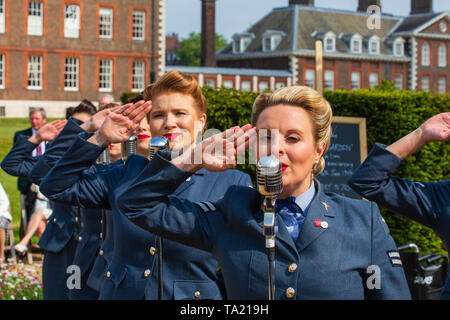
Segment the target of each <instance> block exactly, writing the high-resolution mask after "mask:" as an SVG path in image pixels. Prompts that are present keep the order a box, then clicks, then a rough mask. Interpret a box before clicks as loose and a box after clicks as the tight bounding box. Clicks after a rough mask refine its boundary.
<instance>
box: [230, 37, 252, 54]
mask: <svg viewBox="0 0 450 320" xmlns="http://www.w3.org/2000/svg"><path fill="white" fill-rule="evenodd" d="M254 37H255V35H254V34H253V33H243V34H235V35H233V53H241V52H245V50H246V49H247V47H248V46H249V44H250V43H251V42H252V39H253V38H254Z"/></svg>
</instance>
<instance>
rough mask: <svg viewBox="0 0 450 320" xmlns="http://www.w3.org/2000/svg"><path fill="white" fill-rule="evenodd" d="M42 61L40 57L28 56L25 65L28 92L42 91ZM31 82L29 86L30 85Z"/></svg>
mask: <svg viewBox="0 0 450 320" xmlns="http://www.w3.org/2000/svg"><path fill="white" fill-rule="evenodd" d="M43 61H44V58H43V57H42V56H36V55H29V56H28V64H27V84H28V90H42V78H43V70H42V69H43V68H42V66H43V64H44V63H43ZM30 82H31V84H30Z"/></svg>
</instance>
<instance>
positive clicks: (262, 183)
mask: <svg viewBox="0 0 450 320" xmlns="http://www.w3.org/2000/svg"><path fill="white" fill-rule="evenodd" d="M256 183H257V187H258V192H259V193H260V194H261V195H263V196H269V197H275V196H278V195H279V194H280V193H281V191H282V189H283V182H282V178H281V162H280V160H278V159H277V158H274V157H271V156H265V157H262V158H261V159H260V160H259V161H258V163H257V165H256Z"/></svg>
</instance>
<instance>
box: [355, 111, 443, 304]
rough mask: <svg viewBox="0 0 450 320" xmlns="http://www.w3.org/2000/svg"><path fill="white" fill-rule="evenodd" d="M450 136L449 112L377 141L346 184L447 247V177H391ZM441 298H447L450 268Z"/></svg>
mask: <svg viewBox="0 0 450 320" xmlns="http://www.w3.org/2000/svg"><path fill="white" fill-rule="evenodd" d="M449 138H450V113H449V112H445V113H440V114H437V115H435V116H434V117H432V118H430V119H428V120H427V121H425V122H424V123H423V124H422V125H421V126H420V127H419V128H417V129H416V130H414V131H412V132H410V133H409V134H407V135H406V136H404V137H402V138H401V139H399V140H398V141H396V142H394V143H393V144H391V145H390V146H387V147H386V146H384V145H382V144H379V143H376V144H375V146H374V147H373V148H372V150H371V151H370V153H369V155H368V157H367V158H366V160H364V162H363V163H362V164H361V165H360V166H359V167H358V168H357V169H356V170H355V172H354V173H353V176H352V177H351V179H350V180H349V185H350V187H352V188H353V190H355V191H356V192H358V193H359V194H361V195H362V196H363V197H365V198H367V199H369V200H371V201H375V202H376V203H378V204H379V205H381V206H383V207H386V208H387V209H389V210H392V211H394V212H397V213H399V214H401V215H403V216H405V217H407V218H410V219H413V220H415V221H417V222H419V223H421V224H423V225H425V226H427V227H428V228H431V229H433V230H434V231H435V232H436V233H437V235H438V236H439V237H440V238H441V239H442V241H443V243H444V244H445V246H446V247H447V248H449V247H450V180H448V179H447V180H443V181H439V182H413V181H411V180H409V179H406V178H399V177H395V176H392V174H393V173H394V171H395V170H396V169H397V168H398V166H399V165H400V164H401V163H402V161H403V160H404V159H406V158H407V157H409V156H411V155H412V154H414V153H415V152H417V151H419V150H420V149H421V148H422V147H423V146H424V145H425V144H427V143H429V142H437V141H441V142H445V141H448V139H449ZM440 298H441V299H446V300H450V269H448V271H447V282H446V284H445V286H444V289H443V290H442V292H441V296H440Z"/></svg>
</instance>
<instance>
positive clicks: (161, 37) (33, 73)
mask: <svg viewBox="0 0 450 320" xmlns="http://www.w3.org/2000/svg"><path fill="white" fill-rule="evenodd" d="M164 56H165V32H164V0H103V1H93V0H0V115H3V116H5V115H6V116H7V117H24V116H27V114H28V110H29V108H30V107H44V108H46V110H47V113H48V115H49V116H51V117H61V116H64V113H65V109H66V107H69V106H75V105H77V104H78V103H79V101H81V100H82V99H83V98H87V99H89V100H91V101H93V102H94V103H96V102H97V101H98V97H99V96H100V95H101V94H103V93H109V94H111V95H113V96H114V98H115V99H116V100H119V97H120V95H121V94H122V93H123V92H125V91H140V90H142V89H143V88H144V87H145V85H147V84H148V83H149V82H150V81H151V78H153V79H155V78H157V77H158V76H160V75H161V74H162V73H164V66H165V57H164Z"/></svg>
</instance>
